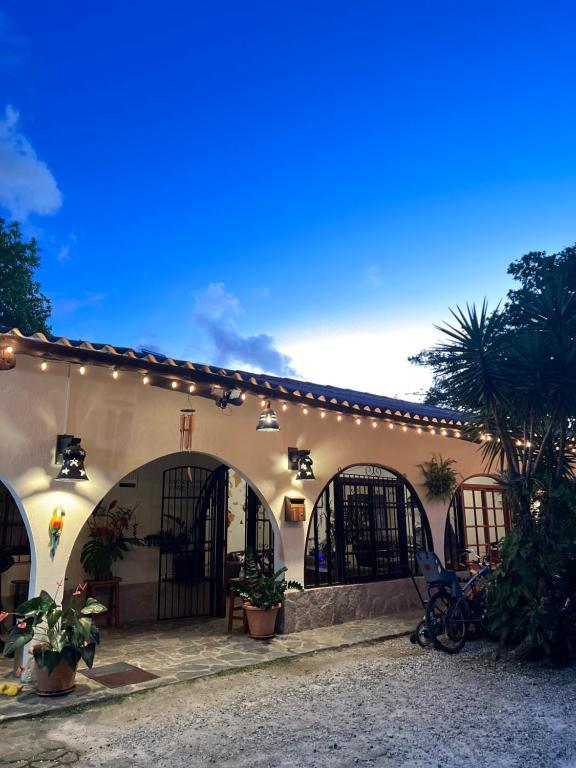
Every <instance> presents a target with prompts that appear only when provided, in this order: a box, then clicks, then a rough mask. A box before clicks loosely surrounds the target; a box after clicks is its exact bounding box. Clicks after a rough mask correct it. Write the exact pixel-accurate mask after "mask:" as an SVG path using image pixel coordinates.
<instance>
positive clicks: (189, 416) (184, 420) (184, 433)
mask: <svg viewBox="0 0 576 768" xmlns="http://www.w3.org/2000/svg"><path fill="white" fill-rule="evenodd" d="M194 413H195V411H194V408H182V409H181V410H180V450H181V451H191V450H192V433H193V432H194Z"/></svg>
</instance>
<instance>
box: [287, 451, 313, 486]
mask: <svg viewBox="0 0 576 768" xmlns="http://www.w3.org/2000/svg"><path fill="white" fill-rule="evenodd" d="M313 464H314V462H313V461H312V457H311V456H310V451H306V450H302V449H300V448H288V469H297V470H298V473H297V475H296V480H315V479H316V477H315V475H314V470H313V469H312V465H313Z"/></svg>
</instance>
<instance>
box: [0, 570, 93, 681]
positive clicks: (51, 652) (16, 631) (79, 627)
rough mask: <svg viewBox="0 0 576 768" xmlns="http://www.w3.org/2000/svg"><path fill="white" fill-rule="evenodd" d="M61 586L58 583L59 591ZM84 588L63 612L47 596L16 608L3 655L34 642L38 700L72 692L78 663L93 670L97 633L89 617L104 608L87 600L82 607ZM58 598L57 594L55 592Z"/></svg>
mask: <svg viewBox="0 0 576 768" xmlns="http://www.w3.org/2000/svg"><path fill="white" fill-rule="evenodd" d="M61 586H62V583H61V582H59V584H58V589H60V587H61ZM85 588H86V585H85V584H83V585H78V587H77V588H76V590H75V591H74V593H73V595H72V599H71V601H70V604H69V605H68V606H67V607H66V608H64V607H63V606H62V605H61V604H59V603H58V602H57V601H56V599H55V598H53V597H51V596H50V595H49V594H48V592H45V591H44V590H42V592H41V593H40V595H39V596H38V597H33V598H31V599H30V600H27V601H26V602H25V603H22V605H20V606H18V608H17V609H16V611H15V612H14V615H15V616H17V617H18V621H17V623H16V625H15V626H14V627H12V629H11V630H10V633H9V635H8V640H7V642H6V645H5V647H4V655H6V656H8V655H12V654H13V653H14V652H15V651H17V650H18V649H19V648H22V647H23V646H24V645H26V644H27V643H29V642H31V641H33V640H36V641H37V642H36V644H35V645H34V647H33V648H32V655H33V656H34V661H35V663H36V691H37V693H38V695H40V696H61V695H62V694H65V693H70V691H72V690H73V689H74V686H75V679H76V667H77V666H78V662H79V661H80V659H82V661H84V663H85V664H86V666H87V667H88V668H90V669H91V668H92V664H93V663H94V654H95V653H96V646H97V645H98V644H99V642H100V633H99V631H98V628H97V627H96V625H95V624H94V621H93V619H92V616H93V615H95V614H98V613H104V612H105V611H106V607H105V606H104V605H102V604H101V603H99V602H98V601H97V600H94V598H91V597H89V598H88V599H87V600H86V602H85V603H83V600H82V596H83V592H84V589H85ZM56 594H58V592H56Z"/></svg>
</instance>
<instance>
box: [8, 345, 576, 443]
mask: <svg viewBox="0 0 576 768" xmlns="http://www.w3.org/2000/svg"><path fill="white" fill-rule="evenodd" d="M11 350H12V347H9V348H7V351H11ZM40 370H42V371H47V370H48V363H47V362H46V361H45V360H43V361H42V362H41V363H40ZM78 372H79V374H80V375H81V376H85V375H86V373H87V368H86V366H84V365H81V366H80V367H79V368H78ZM119 377H120V373H119V371H118V370H117V369H116V368H114V369H113V370H112V378H113V379H114V381H117V380H118V378H119ZM149 383H150V377H149V376H148V375H147V374H145V375H144V376H143V377H142V384H149ZM170 386H171V388H172V389H178V387H179V386H180V383H179V382H178V381H176V380H172V381H171V382H170ZM195 391H196V385H195V384H189V385H188V392H189V393H190V394H192V393H193V392H195ZM246 397H247V395H246V393H245V392H243V393H242V395H241V399H242V401H245V400H246ZM266 402H267V401H266V400H265V399H261V400H260V406H261V407H262V408H264V407H265V406H266ZM282 410H283V411H287V410H288V404H287V403H285V402H284V403H282ZM308 410H309V409H308V406H304V407H303V408H302V413H303V414H304V416H307V415H308ZM326 415H327V412H326V411H325V410H321V411H320V418H321V419H325V418H326ZM342 420H343V414H341V413H338V414H336V421H337V422H339V423H340V422H342ZM354 421H355V422H356V425H357V426H360V425H361V424H362V419H361V417H360V416H355V417H354ZM371 424H372V428H373V429H376V428H377V427H378V426H379V422H378V420H377V419H372V420H371ZM387 426H388V429H390V430H393V429H394V428H395V426H396V424H395V423H394V422H392V421H389V422H388V424H387ZM398 426H400V425H399V424H398ZM408 430H409V427H408V426H407V425H406V424H403V425H402V432H408ZM416 432H417V433H418V434H419V435H421V434H422V433H423V429H422V427H417V428H416ZM428 433H429V434H430V435H435V434H436V430H435V429H434V428H433V427H430V428H429V432H428ZM439 434H441V435H442V436H443V437H446V436H449V437H456V438H460V437H461V436H462V435H461V432H460V431H458V430H456V431H453V432H449V431H448V430H446V429H441V430H440V431H439ZM493 439H494V438H493V437H492V436H491V435H488V434H484V433H482V434H481V435H480V440H482V441H484V440H493ZM515 442H516V446H517V447H518V448H521V447H522V446H525V447H526V448H530V447H531V443H530V442H529V441H526V442H522V441H521V440H516V441H515ZM572 452H573V453H576V448H573V449H572Z"/></svg>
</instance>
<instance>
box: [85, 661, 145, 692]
mask: <svg viewBox="0 0 576 768" xmlns="http://www.w3.org/2000/svg"><path fill="white" fill-rule="evenodd" d="M82 674H83V675H84V677H89V678H90V680H94V681H95V682H96V683H100V685H105V686H106V688H121V687H122V686H123V685H134V684H135V683H146V682H148V680H156V679H157V678H158V675H153V674H152V673H151V672H146V670H145V669H141V668H140V667H135V666H134V665H133V664H126V663H125V662H124V661H119V662H117V663H116V664H105V665H104V666H103V667H96V668H94V669H83V670H82Z"/></svg>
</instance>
